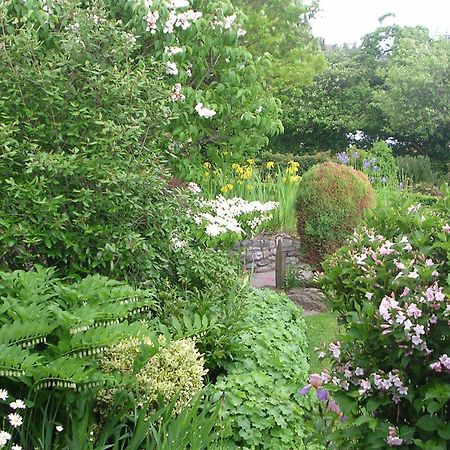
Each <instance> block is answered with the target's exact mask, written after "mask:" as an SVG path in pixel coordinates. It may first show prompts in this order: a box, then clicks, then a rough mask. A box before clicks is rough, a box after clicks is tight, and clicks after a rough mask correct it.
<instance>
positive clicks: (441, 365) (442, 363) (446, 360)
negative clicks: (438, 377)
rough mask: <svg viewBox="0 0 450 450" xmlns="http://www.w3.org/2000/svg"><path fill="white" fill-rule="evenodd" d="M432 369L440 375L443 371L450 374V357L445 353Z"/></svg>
mask: <svg viewBox="0 0 450 450" xmlns="http://www.w3.org/2000/svg"><path fill="white" fill-rule="evenodd" d="M430 367H431V368H432V369H433V370H434V371H435V372H438V373H439V372H442V371H444V372H447V373H450V357H449V356H447V355H446V354H445V353H444V354H443V355H442V356H440V357H439V359H438V360H437V361H436V362H434V363H432V364H430Z"/></svg>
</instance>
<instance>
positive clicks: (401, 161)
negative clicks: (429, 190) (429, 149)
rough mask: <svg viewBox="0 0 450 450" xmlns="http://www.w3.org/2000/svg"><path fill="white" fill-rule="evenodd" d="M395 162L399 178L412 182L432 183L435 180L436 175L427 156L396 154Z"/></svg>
mask: <svg viewBox="0 0 450 450" xmlns="http://www.w3.org/2000/svg"><path fill="white" fill-rule="evenodd" d="M397 164H398V167H399V172H400V176H401V178H402V179H405V180H407V181H409V182H411V183H412V184H419V183H428V184H434V182H435V181H436V178H437V177H436V174H435V173H434V172H433V169H432V167H431V160H430V158H429V157H428V156H422V155H419V156H398V157H397Z"/></svg>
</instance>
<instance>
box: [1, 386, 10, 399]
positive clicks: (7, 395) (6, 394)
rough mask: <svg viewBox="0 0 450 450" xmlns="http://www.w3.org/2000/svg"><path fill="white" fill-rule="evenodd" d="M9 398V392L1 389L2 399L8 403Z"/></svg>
mask: <svg viewBox="0 0 450 450" xmlns="http://www.w3.org/2000/svg"><path fill="white" fill-rule="evenodd" d="M8 397H9V394H8V391H7V390H6V389H0V399H1V400H3V401H6V399H7V398H8Z"/></svg>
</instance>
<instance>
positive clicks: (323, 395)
mask: <svg viewBox="0 0 450 450" xmlns="http://www.w3.org/2000/svg"><path fill="white" fill-rule="evenodd" d="M317 398H318V399H319V400H320V401H321V402H325V401H326V400H327V399H328V391H326V390H325V389H317Z"/></svg>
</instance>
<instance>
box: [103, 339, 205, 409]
mask: <svg viewBox="0 0 450 450" xmlns="http://www.w3.org/2000/svg"><path fill="white" fill-rule="evenodd" d="M159 344H160V346H159V348H158V351H157V352H156V354H154V355H153V356H151V357H150V358H149V359H148V360H147V361H146V362H145V363H144V364H143V366H142V367H141V368H140V369H139V370H138V371H137V372H136V373H135V368H136V366H135V360H136V359H137V358H138V357H139V356H140V355H141V353H142V351H143V348H145V346H147V347H154V343H153V341H152V340H151V339H150V338H149V337H146V336H143V337H139V338H129V339H125V340H123V341H121V342H119V343H118V344H117V345H116V346H114V347H111V348H110V349H109V350H108V351H106V352H104V353H103V354H102V355H101V357H100V358H99V365H100V367H101V369H102V371H103V372H105V373H111V374H120V375H122V376H124V379H125V377H126V376H128V377H129V378H128V382H129V385H128V387H129V388H130V391H131V392H135V389H136V387H137V389H138V392H139V401H140V402H142V403H145V404H146V405H147V406H148V410H149V411H150V412H152V411H154V410H155V409H156V408H157V406H158V397H159V396H161V397H162V398H163V400H164V401H165V402H166V403H169V402H170V401H171V400H172V399H174V398H175V397H176V399H177V400H176V404H175V409H174V410H175V412H179V411H180V410H181V409H182V408H183V407H184V406H186V405H187V404H188V403H189V401H190V400H191V399H192V398H193V397H194V395H195V394H196V393H197V392H199V391H200V390H201V389H202V387H203V377H204V376H205V375H206V372H207V370H205V368H204V360H203V357H202V355H201V354H200V353H199V351H198V350H197V349H196V347H195V342H194V340H192V339H180V340H176V341H171V342H169V343H167V342H166V340H165V338H163V337H160V338H159ZM123 388H124V386H123V385H121V386H120V387H112V388H108V389H102V390H101V391H100V392H99V394H98V400H99V401H100V413H101V415H102V416H104V417H106V416H107V414H108V410H109V409H110V408H111V405H112V404H113V401H114V395H115V393H116V392H117V391H118V390H122V389H123Z"/></svg>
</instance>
